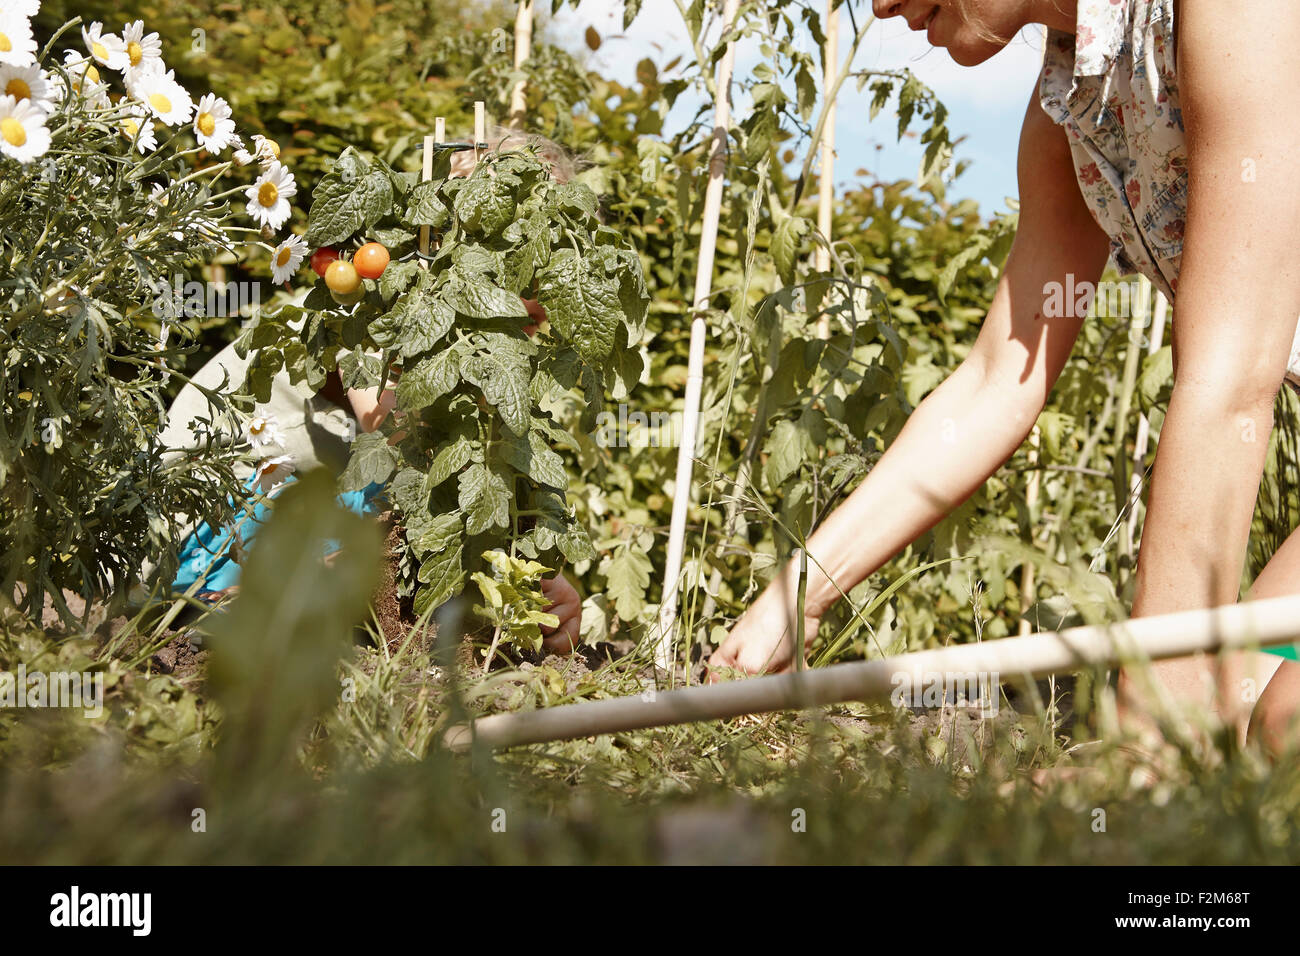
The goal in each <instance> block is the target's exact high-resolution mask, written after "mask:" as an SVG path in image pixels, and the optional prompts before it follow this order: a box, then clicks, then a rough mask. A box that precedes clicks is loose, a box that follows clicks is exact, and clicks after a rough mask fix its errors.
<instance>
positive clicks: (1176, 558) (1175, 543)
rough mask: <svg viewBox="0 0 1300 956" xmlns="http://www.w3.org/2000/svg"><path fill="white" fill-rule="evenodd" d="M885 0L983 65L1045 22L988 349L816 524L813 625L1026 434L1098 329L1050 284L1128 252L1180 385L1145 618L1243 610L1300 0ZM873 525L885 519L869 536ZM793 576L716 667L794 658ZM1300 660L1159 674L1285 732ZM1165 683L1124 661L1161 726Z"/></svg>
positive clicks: (1137, 709) (1158, 469)
mask: <svg viewBox="0 0 1300 956" xmlns="http://www.w3.org/2000/svg"><path fill="white" fill-rule="evenodd" d="M873 6H874V10H875V13H876V15H877V16H879V17H882V18H885V17H902V18H904V19H906V21H907V23H908V25H909V26H910V27H911V28H912V29H913V30H920V29H924V30H926V31H927V35H928V38H929V40H930V42H931V43H932V44H934V45H936V46H942V47H945V48H946V49H947V50H948V52H949V53H950V54H951V55H952V57H953V59H954V60H956V62H957V63H959V64H961V65H963V66H973V65H976V64H979V63H982V62H984V61H985V60H987V59H988V58H989V57H991V56H993V55H994V54H995V53H997V52H998V51H999V50H1001V49H1002V47H1004V46H1006V44H1007V43H1008V42H1010V41H1011V39H1012V38H1014V37H1015V36H1016V35H1017V33H1018V32H1019V31H1020V30H1021V29H1022V28H1023V27H1025V26H1027V25H1029V24H1034V23H1036V24H1042V25H1043V26H1045V27H1047V31H1048V32H1047V39H1046V45H1045V56H1044V65H1043V70H1042V73H1041V74H1040V77H1039V81H1038V84H1037V87H1036V89H1035V90H1034V94H1033V96H1032V98H1031V100H1030V103H1029V107H1028V110H1027V111H1026V114H1025V119H1024V126H1023V128H1022V132H1021V139H1020V155H1019V161H1018V176H1019V184H1020V202H1021V214H1020V229H1019V233H1018V234H1017V236H1016V240H1015V243H1014V245H1013V248H1012V251H1011V253H1010V256H1009V257H1008V260H1007V264H1006V269H1005V271H1004V273H1003V275H1002V277H1001V280H1000V282H999V284H998V288H997V292H996V294H995V296H994V298H993V303H992V306H991V307H990V309H989V313H988V317H987V318H986V320H985V322H984V325H983V327H982V328H981V330H980V333H979V336H978V339H977V340H976V342H975V345H974V347H973V348H972V350H971V352H970V355H969V357H968V358H966V359H965V360H964V361H963V362H962V363H961V365H960V366H959V367H958V368H957V369H956V371H954V372H953V373H952V374H951V375H950V376H949V377H948V379H947V380H946V381H945V382H944V383H943V384H942V385H940V386H939V387H938V388H937V389H936V390H935V391H934V392H933V393H932V394H931V395H929V396H928V397H927V398H926V399H925V401H923V402H922V403H921V404H920V406H919V407H918V408H917V409H916V411H915V412H914V413H913V415H912V416H911V418H910V419H909V421H908V423H907V425H906V427H905V428H904V429H903V431H902V432H901V433H900V434H899V436H898V438H897V439H896V440H895V441H894V443H893V445H892V446H891V447H890V449H889V450H888V452H887V453H886V454H885V455H884V456H883V457H882V458H881V460H880V462H879V463H878V464H877V465H876V467H875V468H874V469H873V470H872V472H871V473H870V475H868V477H867V478H866V480H865V481H864V482H863V483H862V485H861V486H860V487H859V488H858V489H857V490H856V491H855V492H854V493H853V494H852V495H851V496H850V497H849V498H848V499H847V500H846V501H845V503H844V504H843V505H842V506H841V507H840V508H839V509H838V510H836V511H835V512H834V513H833V514H832V515H831V516H830V517H829V518H828V519H827V521H826V522H825V523H824V524H823V525H822V526H821V527H820V528H819V529H818V530H817V531H816V533H815V534H814V535H813V536H812V537H811V538H810V539H809V541H808V543H807V547H808V552H809V555H810V556H811V557H813V558H815V559H816V560H815V561H811V560H810V561H809V580H808V585H807V597H806V601H807V603H806V611H807V620H806V622H805V626H806V632H805V633H806V634H807V635H809V636H810V637H811V636H812V635H815V634H816V633H817V624H818V620H819V618H820V617H821V615H822V614H824V613H825V611H826V609H827V608H829V607H830V606H831V605H832V604H833V603H834V602H835V601H836V600H837V599H838V597H839V596H840V595H841V594H842V593H844V592H847V591H848V590H849V589H850V588H851V587H853V586H854V585H855V584H857V583H858V582H859V581H861V580H862V579H863V578H865V577H866V576H867V575H869V574H871V573H872V572H874V571H875V570H876V569H877V568H879V567H880V566H881V565H883V564H884V563H885V562H886V561H888V560H889V559H890V558H891V557H893V556H894V555H895V554H897V553H898V552H899V551H900V550H901V549H902V548H904V547H905V546H906V545H907V544H908V543H909V542H911V541H912V540H914V539H915V538H917V537H918V536H919V535H921V534H922V533H924V532H925V531H926V530H928V529H929V528H930V527H932V526H933V525H934V524H936V523H937V522H938V521H939V520H940V519H941V518H942V517H943V516H944V515H945V514H946V513H947V512H949V511H950V510H952V509H953V508H954V507H956V506H957V505H958V504H960V503H961V502H962V501H963V500H964V499H965V498H967V497H968V496H969V495H970V494H971V493H972V492H974V491H975V490H976V489H977V488H978V487H979V486H980V485H981V484H982V483H983V482H984V481H985V480H986V479H987V478H988V477H989V476H990V475H991V474H992V473H993V472H994V471H996V470H997V468H998V467H999V466H1000V465H1001V464H1002V463H1003V462H1004V461H1006V460H1007V458H1008V457H1010V455H1011V454H1012V453H1013V452H1014V451H1015V450H1016V448H1017V447H1018V446H1019V445H1020V443H1021V442H1023V441H1024V440H1025V438H1026V437H1027V436H1028V434H1029V432H1030V430H1031V428H1032V427H1033V425H1034V422H1035V421H1036V419H1037V417H1038V415H1039V412H1040V411H1041V410H1042V408H1043V406H1044V404H1045V402H1046V399H1047V394H1048V392H1049V391H1050V389H1051V387H1052V385H1053V384H1054V383H1055V381H1056V379H1057V376H1058V375H1059V374H1060V373H1061V370H1062V367H1063V366H1064V364H1065V362H1066V359H1067V358H1068V357H1069V354H1070V349H1071V347H1072V346H1073V345H1074V341H1075V338H1076V336H1077V335H1078V333H1079V329H1080V326H1081V324H1082V322H1083V316H1079V315H1072V316H1066V317H1063V318H1052V319H1050V320H1049V319H1046V318H1045V317H1044V294H1045V290H1046V289H1047V288H1048V287H1049V286H1050V285H1051V284H1052V283H1056V282H1061V283H1064V282H1066V281H1067V276H1073V278H1074V284H1075V286H1076V287H1077V286H1078V285H1079V284H1080V283H1081V282H1084V281H1087V282H1090V283H1094V285H1095V283H1097V282H1098V281H1099V280H1100V278H1101V274H1102V270H1103V269H1104V267H1105V265H1106V261H1107V257H1108V255H1109V254H1112V253H1113V254H1114V257H1115V261H1116V262H1117V264H1118V265H1119V267H1120V268H1121V270H1122V271H1125V272H1134V271H1137V272H1141V273H1143V274H1145V275H1147V276H1148V277H1149V278H1150V279H1151V281H1152V282H1153V283H1154V284H1155V286H1156V287H1157V288H1159V289H1160V290H1162V291H1163V292H1164V293H1165V294H1166V295H1167V296H1169V298H1170V299H1171V300H1173V301H1174V302H1175V304H1176V315H1175V318H1174V322H1173V326H1172V344H1173V357H1174V372H1175V380H1176V382H1175V386H1174V389H1173V394H1172V397H1171V399H1170V402H1169V409H1168V415H1167V417H1166V418H1165V422H1164V427H1163V429H1162V431H1161V434H1160V443H1159V448H1158V453H1157V455H1156V461H1155V466H1154V470H1153V477H1152V481H1151V488H1150V494H1149V498H1148V505H1147V516H1146V524H1145V527H1144V531H1143V536H1142V548H1141V553H1140V556H1139V560H1138V566H1137V582H1136V584H1137V590H1136V596H1135V599H1134V603H1133V609H1132V613H1133V616H1134V617H1141V616H1144V615H1152V614H1163V613H1168V612H1173V611H1182V610H1188V609H1192V608H1204V607H1213V606H1217V605H1221V604H1228V603H1232V602H1235V601H1236V600H1237V598H1238V593H1237V591H1238V582H1239V581H1240V580H1241V573H1242V567H1243V563H1244V561H1245V554H1246V545H1247V537H1248V534H1249V529H1250V522H1251V516H1252V513H1253V510H1254V505H1255V498H1256V495H1257V492H1258V487H1259V481H1260V476H1261V473H1262V470H1263V465H1264V459H1265V454H1266V449H1267V446H1268V441H1267V439H1268V435H1269V433H1270V431H1271V429H1272V427H1273V403H1274V398H1275V396H1276V394H1277V391H1278V389H1279V387H1280V386H1281V385H1282V383H1283V381H1284V379H1287V378H1289V379H1291V380H1292V381H1293V382H1300V347H1298V346H1300V336H1298V335H1297V328H1296V325H1297V320H1296V316H1297V315H1300V268H1298V267H1297V264H1296V257H1295V255H1294V236H1295V233H1296V230H1297V228H1300V175H1297V172H1300V169H1298V167H1297V164H1298V163H1300V126H1297V124H1295V123H1294V122H1293V118H1294V116H1295V115H1296V112H1297V109H1296V108H1297V106H1300V55H1297V52H1296V51H1297V50H1300V4H1297V3H1295V0H1253V2H1252V3H1250V4H1248V5H1244V6H1237V5H1232V4H1225V3H1213V2H1207V0H1196V2H1175V0H874V4H873ZM945 425H947V429H948V430H947V431H945ZM952 425H955V427H956V440H955V441H954V440H952V433H951V427H952ZM863 527H870V528H871V529H872V533H871V534H870V535H869V536H865V537H864V536H863V535H862V531H861V529H862V528H863ZM818 565H820V569H819V568H818ZM796 573H797V572H796V570H795V569H794V568H793V567H791V566H789V565H787V566H786V567H785V568H783V569H782V572H781V573H780V574H779V575H778V576H777V577H776V579H775V580H774V581H773V582H772V584H771V585H770V586H769V587H768V588H767V590H766V591H764V593H763V594H762V595H761V596H760V597H759V599H758V600H757V601H756V602H755V603H754V605H753V606H752V607H751V608H750V609H749V611H748V612H747V613H746V614H745V615H744V617H742V618H741V620H740V621H739V622H738V623H737V624H736V626H735V627H734V628H733V630H732V631H731V633H730V635H729V636H728V637H727V639H726V640H725V641H724V642H723V644H722V646H721V647H720V648H719V649H718V650H717V652H716V653H715V654H714V655H713V657H712V659H711V661H710V665H711V666H712V667H713V668H719V667H730V668H735V669H738V670H740V671H743V672H746V673H760V672H764V671H767V672H775V671H782V670H786V669H788V668H789V667H790V665H791V663H792V661H793V653H794V650H793V638H792V635H793V634H794V633H796V631H795V628H794V625H793V622H792V621H791V620H790V615H791V613H792V612H789V611H788V610H787V609H789V608H793V607H794V606H795V604H794V600H793V594H794V588H795V582H796ZM1297 592H1300V532H1295V533H1293V534H1292V535H1291V536H1290V538H1288V540H1287V541H1286V543H1285V544H1284V545H1283V546H1282V547H1281V548H1280V549H1279V550H1278V552H1277V553H1276V554H1275V555H1274V556H1273V558H1272V560H1271V561H1270V562H1269V564H1268V566H1267V567H1266V568H1265V569H1264V570H1263V571H1262V572H1261V573H1260V575H1259V577H1258V578H1257V580H1256V581H1255V584H1254V587H1253V589H1252V592H1251V597H1252V598H1268V597H1278V596H1282V595H1287V594H1294V593H1297ZM1289 656H1291V658H1292V660H1291V661H1288V660H1285V659H1284V657H1283V656H1279V655H1278V654H1263V653H1256V652H1242V653H1236V654H1232V655H1225V656H1224V657H1223V658H1221V659H1219V660H1218V661H1213V660H1205V659H1192V658H1187V659H1180V660H1173V661H1164V662H1160V663H1157V664H1155V665H1154V666H1153V671H1154V674H1155V675H1156V677H1157V678H1158V680H1159V682H1160V683H1161V684H1163V685H1164V688H1165V689H1166V690H1167V691H1168V692H1170V694H1171V696H1172V697H1173V698H1175V699H1177V700H1179V701H1180V702H1182V703H1184V704H1186V705H1187V706H1189V707H1193V708H1197V709H1198V710H1200V711H1202V712H1203V711H1204V710H1206V709H1209V710H1212V711H1213V712H1215V713H1217V714H1218V715H1219V716H1220V717H1221V718H1222V719H1223V720H1224V721H1226V722H1228V723H1230V724H1232V725H1235V726H1236V727H1237V728H1238V730H1239V731H1240V732H1241V733H1243V734H1244V733H1246V732H1247V730H1249V731H1250V733H1251V734H1252V735H1253V736H1259V737H1262V739H1263V740H1264V742H1265V743H1266V744H1270V745H1277V744H1279V743H1280V740H1281V734H1282V733H1283V731H1284V730H1285V728H1286V726H1287V724H1288V723H1289V721H1290V720H1291V718H1292V717H1293V715H1294V714H1295V713H1296V710H1297V702H1298V701H1300V663H1294V662H1293V661H1294V652H1293V651H1291V652H1289ZM1216 678H1217V680H1216ZM1247 680H1250V681H1253V683H1250V684H1247V683H1243V682H1245V681H1247ZM1145 686H1147V681H1145V680H1144V679H1142V675H1141V674H1133V673H1128V672H1125V673H1122V674H1121V675H1120V698H1121V703H1122V704H1123V706H1124V712H1125V714H1126V715H1128V716H1130V717H1134V718H1138V719H1140V718H1141V716H1142V714H1143V712H1144V707H1143V705H1144V703H1145V702H1146V701H1145V697H1144V693H1143V691H1142V688H1143V687H1145ZM1216 686H1217V688H1219V690H1218V691H1217V692H1216ZM1251 688H1254V689H1257V690H1258V689H1262V693H1258V694H1257V695H1256V694H1254V693H1250V692H1249V691H1250V689H1251ZM1243 689H1244V691H1243ZM1256 696H1257V697H1258V700H1257V702H1255V703H1254V705H1253V708H1252V703H1251V702H1252V701H1255V699H1256Z"/></svg>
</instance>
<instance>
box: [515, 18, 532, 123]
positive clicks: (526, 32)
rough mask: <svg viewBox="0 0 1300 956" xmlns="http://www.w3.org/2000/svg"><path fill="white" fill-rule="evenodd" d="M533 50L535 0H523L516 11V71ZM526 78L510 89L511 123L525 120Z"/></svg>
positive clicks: (521, 66)
mask: <svg viewBox="0 0 1300 956" xmlns="http://www.w3.org/2000/svg"><path fill="white" fill-rule="evenodd" d="M532 52H533V0H523V2H521V3H520V4H519V10H518V12H516V13H515V72H516V73H518V72H519V71H520V70H522V69H523V67H524V63H525V61H527V59H528V57H529V56H530V55H531V54H532ZM527 87H528V83H527V81H526V80H518V81H517V82H516V83H515V85H514V88H513V89H512V90H511V91H510V125H511V126H515V127H519V126H522V125H523V122H524V111H525V109H526V108H527V102H526V92H527Z"/></svg>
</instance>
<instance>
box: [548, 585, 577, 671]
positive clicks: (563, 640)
mask: <svg viewBox="0 0 1300 956" xmlns="http://www.w3.org/2000/svg"><path fill="white" fill-rule="evenodd" d="M542 593H543V594H544V595H546V596H547V597H548V598H550V600H551V605H550V606H549V607H548V608H547V609H546V610H547V611H548V612H549V613H551V614H554V615H555V616H556V617H558V618H559V619H560V623H559V625H558V626H557V627H543V628H542V633H543V634H546V635H548V636H547V638H546V639H545V640H544V641H542V648H543V649H545V650H547V651H550V652H551V653H552V654H568V653H570V652H572V650H573V649H574V648H575V647H577V646H578V630H579V626H580V625H581V624H582V598H580V597H579V596H578V592H577V591H576V590H574V587H573V585H572V584H570V583H569V580H568V578H566V577H565V576H564V575H562V574H557V575H556V576H555V577H553V578H542Z"/></svg>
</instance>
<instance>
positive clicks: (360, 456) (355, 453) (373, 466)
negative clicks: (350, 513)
mask: <svg viewBox="0 0 1300 956" xmlns="http://www.w3.org/2000/svg"><path fill="white" fill-rule="evenodd" d="M396 466H397V449H396V448H394V447H393V446H392V445H390V444H388V436H387V435H385V434H383V433H382V432H363V433H362V434H360V435H358V436H357V440H356V441H355V442H353V443H352V457H351V458H349V459H348V467H347V469H346V470H345V471H344V472H343V478H342V479H341V487H342V488H343V490H344V491H361V490H362V489H363V488H365V487H366V486H367V485H369V484H372V483H377V484H383V483H384V482H386V481H387V480H388V478H389V476H390V475H392V473H393V469H394V468H395V467H396Z"/></svg>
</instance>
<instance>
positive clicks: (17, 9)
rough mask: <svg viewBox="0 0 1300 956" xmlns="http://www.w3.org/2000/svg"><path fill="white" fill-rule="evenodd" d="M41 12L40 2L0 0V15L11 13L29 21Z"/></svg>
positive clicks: (32, 0)
mask: <svg viewBox="0 0 1300 956" xmlns="http://www.w3.org/2000/svg"><path fill="white" fill-rule="evenodd" d="M40 12H41V0H0V13H11V14H13V15H14V16H16V17H26V18H27V19H28V20H30V19H31V18H32V17H34V16H36V14H38V13H40Z"/></svg>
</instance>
